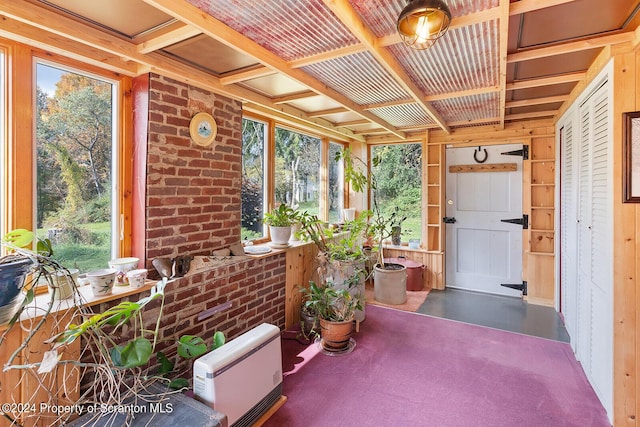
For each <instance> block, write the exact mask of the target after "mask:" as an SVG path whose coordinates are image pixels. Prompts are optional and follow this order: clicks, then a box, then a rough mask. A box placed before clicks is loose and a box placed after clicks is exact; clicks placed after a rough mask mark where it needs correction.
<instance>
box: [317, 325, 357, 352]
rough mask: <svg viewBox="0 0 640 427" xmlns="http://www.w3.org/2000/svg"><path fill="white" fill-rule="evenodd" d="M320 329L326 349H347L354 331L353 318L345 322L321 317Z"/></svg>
mask: <svg viewBox="0 0 640 427" xmlns="http://www.w3.org/2000/svg"><path fill="white" fill-rule="evenodd" d="M320 329H321V331H322V332H321V334H322V342H323V345H324V348H325V350H328V351H342V350H346V349H347V348H348V347H349V340H350V339H351V334H352V333H353V319H351V320H347V321H343V322H332V321H329V320H325V319H320Z"/></svg>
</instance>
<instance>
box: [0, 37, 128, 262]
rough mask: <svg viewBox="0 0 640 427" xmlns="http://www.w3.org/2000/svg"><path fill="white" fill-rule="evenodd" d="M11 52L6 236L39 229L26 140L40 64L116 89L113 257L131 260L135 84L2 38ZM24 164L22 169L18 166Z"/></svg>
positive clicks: (32, 149)
mask: <svg viewBox="0 0 640 427" xmlns="http://www.w3.org/2000/svg"><path fill="white" fill-rule="evenodd" d="M0 49H3V50H4V51H5V54H6V57H5V70H6V71H5V72H6V74H5V76H6V82H7V97H6V110H7V113H6V117H4V118H3V119H4V120H5V123H6V124H7V126H6V129H5V132H4V133H5V138H6V142H7V143H6V146H5V147H4V154H5V158H4V163H3V166H6V168H3V170H6V173H5V174H4V180H5V183H4V188H3V190H6V191H5V192H4V195H3V202H4V204H3V205H2V209H3V212H2V214H3V223H2V224H0V227H2V229H1V233H2V235H4V233H6V232H8V231H10V230H12V229H16V228H26V229H29V230H32V229H34V227H35V224H36V222H35V214H36V202H35V200H36V188H35V184H36V169H35V165H36V146H35V144H34V143H31V144H24V143H22V144H21V142H23V141H34V140H35V132H36V131H35V126H36V124H35V114H36V113H35V109H36V106H35V88H36V64H37V63H42V64H44V65H50V66H54V67H57V68H62V69H68V70H69V71H73V72H79V73H82V74H86V75H89V76H92V77H96V78H99V79H101V80H105V81H108V82H110V83H112V84H113V85H114V86H113V87H114V89H113V114H114V116H113V117H112V120H113V123H114V128H115V130H116V131H115V132H114V135H113V137H114V139H115V140H116V141H117V143H116V144H115V146H114V150H113V151H112V156H113V157H112V160H113V162H114V163H113V166H114V169H113V170H114V176H113V183H112V190H113V191H115V192H114V193H113V194H115V196H114V197H113V200H114V203H115V206H114V209H113V210H112V212H113V214H112V217H114V218H113V220H112V222H113V224H112V229H115V230H117V232H114V233H112V236H113V237H112V242H111V252H112V256H114V257H117V256H130V254H131V251H132V227H131V217H132V209H133V204H132V191H133V185H132V182H133V177H132V173H133V162H132V161H131V159H132V158H133V138H132V136H133V117H132V116H133V114H132V111H133V106H132V99H131V98H132V97H131V89H132V79H131V78H130V77H128V76H123V75H121V74H119V73H117V72H113V71H109V70H106V69H103V68H99V67H96V66H93V65H89V64H86V63H82V62H79V61H76V60H73V59H70V58H67V57H64V56H61V55H57V54H53V53H51V52H45V51H42V50H40V49H37V48H34V47H31V46H27V45H23V44H21V43H17V42H12V41H7V40H3V39H0ZM17 165H20V167H17Z"/></svg>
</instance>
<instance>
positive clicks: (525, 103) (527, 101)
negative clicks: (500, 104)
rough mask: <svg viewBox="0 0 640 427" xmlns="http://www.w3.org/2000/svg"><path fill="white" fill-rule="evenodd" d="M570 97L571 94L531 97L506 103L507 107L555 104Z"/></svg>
mask: <svg viewBox="0 0 640 427" xmlns="http://www.w3.org/2000/svg"><path fill="white" fill-rule="evenodd" d="M567 99H569V95H558V96H547V97H544V98H531V99H523V100H519V101H511V102H507V103H506V104H505V107H506V108H518V107H530V106H531V105H542V104H553V103H556V102H564V101H566V100H567Z"/></svg>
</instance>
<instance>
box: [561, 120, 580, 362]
mask: <svg viewBox="0 0 640 427" xmlns="http://www.w3.org/2000/svg"><path fill="white" fill-rule="evenodd" d="M574 146H575V141H574V134H573V122H572V121H570V120H569V121H568V122H567V123H566V124H565V125H564V126H562V127H561V129H560V147H561V150H562V153H561V161H562V169H561V170H562V172H561V177H560V178H561V181H560V183H561V184H560V191H561V193H560V197H561V210H560V216H561V217H560V230H561V233H562V235H561V238H560V243H561V251H562V256H561V257H560V259H561V263H562V264H561V266H560V280H561V291H562V293H561V297H560V301H561V302H562V306H561V307H560V310H561V311H562V315H563V316H564V322H565V327H566V328H567V332H568V333H569V336H571V337H572V338H573V339H572V340H571V347H572V348H573V351H574V352H575V351H576V340H575V338H576V337H577V324H578V278H577V271H576V266H577V259H576V253H577V247H578V246H577V240H578V237H577V227H576V226H577V223H578V218H577V217H576V212H577V209H576V201H577V199H578V197H577V188H578V187H577V180H576V175H577V169H576V167H575V165H576V163H577V162H576V160H575V159H574V157H575V154H576V152H579V150H576V149H575V147H574Z"/></svg>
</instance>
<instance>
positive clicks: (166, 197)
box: [146, 74, 242, 265]
mask: <svg viewBox="0 0 640 427" xmlns="http://www.w3.org/2000/svg"><path fill="white" fill-rule="evenodd" d="M201 111H204V112H207V113H209V114H211V115H212V116H213V117H214V118H215V120H216V124H217V127H218V133H217V136H216V138H215V141H214V142H213V144H212V145H210V146H208V147H202V146H199V145H197V144H195V143H194V142H193V141H192V140H191V138H190V137H189V123H190V120H191V117H193V116H194V115H195V114H196V113H198V112H201ZM241 173H242V105H241V103H240V102H239V101H236V100H232V99H230V98H227V97H224V96H221V95H218V94H215V93H211V92H208V91H204V90H202V89H199V88H196V87H193V86H189V85H187V84H184V83H180V82H177V81H175V80H171V79H168V78H165V77H162V76H158V75H154V74H152V75H151V76H150V79H149V137H148V150H147V188H146V190H147V195H146V215H147V221H146V224H147V226H146V228H147V230H146V234H147V238H146V243H147V244H146V258H147V260H152V259H154V258H156V257H174V256H176V255H185V254H199V255H203V254H210V253H211V250H213V249H219V248H223V247H228V246H229V245H231V244H233V243H236V242H238V241H239V240H240V202H241V189H242V182H241V179H242V175H241ZM147 264H148V265H150V264H149V263H147Z"/></svg>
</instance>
